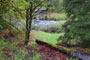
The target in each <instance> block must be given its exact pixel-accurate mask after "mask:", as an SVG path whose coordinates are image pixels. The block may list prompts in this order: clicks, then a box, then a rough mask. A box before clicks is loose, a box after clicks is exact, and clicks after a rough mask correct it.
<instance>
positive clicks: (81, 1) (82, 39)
mask: <svg viewBox="0 0 90 60" xmlns="http://www.w3.org/2000/svg"><path fill="white" fill-rule="evenodd" d="M89 5H90V0H64V7H65V10H66V13H67V15H68V17H69V18H70V21H68V22H66V23H65V24H64V26H63V27H64V28H65V30H64V31H65V35H64V37H62V38H63V39H64V42H65V43H67V44H75V45H76V44H77V45H79V46H82V47H90V37H89V36H90V34H89V33H90V13H89V12H90V6H89Z"/></svg>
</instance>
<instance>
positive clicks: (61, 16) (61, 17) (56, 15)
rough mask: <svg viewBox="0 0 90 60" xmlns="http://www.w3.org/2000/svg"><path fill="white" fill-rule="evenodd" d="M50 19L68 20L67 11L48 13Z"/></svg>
mask: <svg viewBox="0 0 90 60" xmlns="http://www.w3.org/2000/svg"><path fill="white" fill-rule="evenodd" d="M47 19H48V20H67V16H66V14H65V13H48V14H47Z"/></svg>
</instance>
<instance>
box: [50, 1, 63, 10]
mask: <svg viewBox="0 0 90 60" xmlns="http://www.w3.org/2000/svg"><path fill="white" fill-rule="evenodd" d="M49 4H50V8H49V11H53V12H61V11H62V9H63V0H49Z"/></svg>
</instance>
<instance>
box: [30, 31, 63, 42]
mask: <svg viewBox="0 0 90 60" xmlns="http://www.w3.org/2000/svg"><path fill="white" fill-rule="evenodd" d="M62 35H64V33H46V32H42V31H34V30H33V31H32V32H31V36H32V40H33V41H35V40H36V39H37V40H41V41H44V42H47V43H51V44H55V43H57V39H58V38H59V37H60V36H62ZM32 44H35V42H32Z"/></svg>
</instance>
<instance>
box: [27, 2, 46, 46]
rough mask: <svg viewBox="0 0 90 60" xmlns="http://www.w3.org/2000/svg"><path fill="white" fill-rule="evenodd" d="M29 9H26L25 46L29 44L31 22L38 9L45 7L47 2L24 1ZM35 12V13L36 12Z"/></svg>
mask: <svg viewBox="0 0 90 60" xmlns="http://www.w3.org/2000/svg"><path fill="white" fill-rule="evenodd" d="M26 2H27V3H28V2H29V7H28V8H27V9H26V37H25V45H27V44H28V42H29V37H30V31H31V24H32V20H33V18H34V17H35V15H36V13H37V12H39V10H40V8H42V7H44V6H47V0H26ZM36 10H37V11H36Z"/></svg>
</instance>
